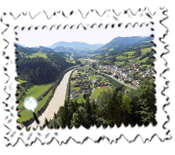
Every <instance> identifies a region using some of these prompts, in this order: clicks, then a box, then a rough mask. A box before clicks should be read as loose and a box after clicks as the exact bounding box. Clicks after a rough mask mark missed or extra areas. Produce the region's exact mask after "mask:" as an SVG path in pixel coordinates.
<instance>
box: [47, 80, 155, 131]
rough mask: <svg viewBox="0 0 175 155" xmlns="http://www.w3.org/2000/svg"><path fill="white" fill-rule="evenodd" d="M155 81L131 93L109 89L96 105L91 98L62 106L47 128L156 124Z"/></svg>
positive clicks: (148, 82) (100, 96)
mask: <svg viewBox="0 0 175 155" xmlns="http://www.w3.org/2000/svg"><path fill="white" fill-rule="evenodd" d="M154 91H155V90H154V85H153V82H151V81H148V80H145V81H144V82H143V83H142V84H141V86H140V88H139V89H138V90H132V91H130V92H129V93H127V94H126V93H124V92H121V91H118V89H117V88H115V89H113V91H111V90H108V91H104V92H103V93H101V94H100V95H99V97H98V99H97V101H96V102H95V101H94V100H93V101H90V100H89V98H87V99H86V101H85V102H82V103H81V104H78V103H77V101H71V102H70V105H68V102H67V101H65V104H64V106H62V107H60V109H59V111H58V112H57V114H55V116H54V119H52V120H50V121H47V120H46V122H45V125H44V126H46V125H47V126H48V127H49V128H58V127H62V128H65V127H66V126H68V127H69V128H72V127H73V126H75V127H79V126H81V125H82V126H84V127H85V128H90V126H92V125H96V126H97V127H99V126H100V125H103V127H107V126H108V125H109V126H111V127H112V126H114V125H115V124H116V125H117V126H118V127H120V126H121V124H122V123H123V124H124V125H125V126H127V125H128V124H130V125H131V126H135V125H136V124H138V125H139V126H141V125H143V124H144V125H145V126H147V125H148V124H149V123H151V124H152V125H153V126H155V125H156V123H157V122H156V119H155V113H156V106H155V96H154Z"/></svg>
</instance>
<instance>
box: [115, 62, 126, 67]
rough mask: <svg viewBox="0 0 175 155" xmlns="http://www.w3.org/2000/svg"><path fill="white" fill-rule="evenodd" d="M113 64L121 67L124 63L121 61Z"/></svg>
mask: <svg viewBox="0 0 175 155" xmlns="http://www.w3.org/2000/svg"><path fill="white" fill-rule="evenodd" d="M114 63H115V64H116V65H118V66H120V65H123V64H124V63H125V61H121V62H119V61H115V62H114Z"/></svg>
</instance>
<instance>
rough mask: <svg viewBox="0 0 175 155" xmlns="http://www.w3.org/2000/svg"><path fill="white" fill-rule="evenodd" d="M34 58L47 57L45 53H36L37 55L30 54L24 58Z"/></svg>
mask: <svg viewBox="0 0 175 155" xmlns="http://www.w3.org/2000/svg"><path fill="white" fill-rule="evenodd" d="M34 57H42V58H47V55H46V53H42V52H38V53H32V54H31V55H28V56H26V58H34Z"/></svg>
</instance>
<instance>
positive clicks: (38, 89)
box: [18, 83, 52, 109]
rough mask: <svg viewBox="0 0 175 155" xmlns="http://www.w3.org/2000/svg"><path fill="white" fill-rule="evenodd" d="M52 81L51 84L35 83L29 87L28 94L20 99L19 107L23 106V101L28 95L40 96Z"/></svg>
mask: <svg viewBox="0 0 175 155" xmlns="http://www.w3.org/2000/svg"><path fill="white" fill-rule="evenodd" d="M51 85H52V83H49V84H41V85H34V86H33V87H31V88H29V89H27V92H26V94H25V95H24V96H23V97H22V99H21V100H20V104H19V105H18V109H20V108H22V107H23V104H24V103H23V102H24V100H25V99H26V98H27V97H30V96H32V97H34V98H38V97H39V96H40V95H42V94H43V93H44V92H45V91H46V90H47V89H48V88H49V87H50V86H51Z"/></svg>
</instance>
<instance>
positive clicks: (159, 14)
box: [2, 8, 171, 146]
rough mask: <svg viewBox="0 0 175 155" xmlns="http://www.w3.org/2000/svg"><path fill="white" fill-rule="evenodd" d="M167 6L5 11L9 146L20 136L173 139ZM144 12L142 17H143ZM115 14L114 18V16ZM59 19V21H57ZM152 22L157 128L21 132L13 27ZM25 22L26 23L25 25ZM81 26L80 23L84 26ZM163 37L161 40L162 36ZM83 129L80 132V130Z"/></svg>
mask: <svg viewBox="0 0 175 155" xmlns="http://www.w3.org/2000/svg"><path fill="white" fill-rule="evenodd" d="M166 12H167V9H166V8H160V9H157V10H155V12H154V13H153V14H152V13H151V12H150V11H149V9H148V8H145V9H143V10H142V9H140V10H139V11H138V12H137V13H134V14H133V13H132V11H131V10H127V13H126V12H125V10H121V11H120V12H117V13H116V12H115V11H114V10H107V11H105V12H104V14H103V15H102V16H101V15H99V14H98V12H97V10H90V11H89V12H88V13H87V14H86V15H84V16H83V15H82V13H81V11H73V12H72V11H70V14H69V15H65V14H64V11H58V12H53V15H52V16H51V17H49V18H48V16H47V13H46V12H45V11H43V12H39V13H38V14H36V15H34V16H32V15H31V14H30V13H19V16H17V17H14V16H13V14H12V13H8V14H7V13H4V14H3V16H2V23H3V24H4V30H3V31H2V35H3V38H2V39H3V43H4V46H3V47H4V49H2V51H4V58H5V57H7V56H9V59H6V63H5V64H4V65H3V66H4V67H5V68H6V69H7V70H4V73H5V76H7V77H9V79H8V80H7V82H6V83H5V84H4V85H5V92H7V94H10V95H9V96H5V98H4V99H3V100H4V103H5V104H4V105H8V106H4V109H5V112H6V117H5V121H4V125H5V127H6V128H7V133H6V135H5V136H4V137H5V139H7V142H6V145H7V146H8V145H12V146H14V145H16V143H17V142H18V140H19V139H21V140H22V141H23V142H24V144H25V145H26V146H27V145H31V144H33V143H34V142H35V141H36V139H40V142H41V143H42V144H48V143H50V142H51V141H52V140H53V139H56V140H57V141H58V142H59V144H61V143H67V142H68V141H69V139H71V138H72V139H74V140H75V141H76V142H80V143H83V142H84V141H85V140H86V139H87V138H90V139H92V140H93V141H99V140H100V139H103V138H105V137H106V138H107V139H108V140H109V141H110V143H111V142H117V141H118V140H119V139H120V138H121V137H122V136H124V137H125V138H126V139H127V141H128V142H132V141H134V140H135V139H136V138H137V137H138V136H140V137H141V138H142V140H143V142H146V141H147V140H152V138H153V137H155V136H158V137H159V139H160V140H161V141H164V140H166V139H171V135H170V130H169V129H167V128H166V127H165V125H166V123H167V122H168V121H169V115H168V113H167V112H166V111H165V110H164V108H165V106H166V105H167V104H169V102H168V97H167V96H166V95H162V93H163V94H164V89H166V88H167V85H168V79H166V78H165V77H164V76H163V74H162V73H163V72H164V71H165V70H166V69H167V68H168V67H167V65H166V64H165V60H164V58H162V55H163V54H164V53H167V52H168V50H167V49H166V48H165V47H166V46H167V43H166V42H164V37H166V35H167V28H166V26H164V25H163V24H162V22H163V20H165V19H166V18H167V15H166ZM141 14H142V16H140V15H141ZM114 17H115V18H114ZM58 19H59V23H58ZM24 21H25V22H24ZM150 22H153V23H154V30H155V31H154V41H153V42H154V43H155V44H156V47H154V48H153V49H154V50H155V51H156V54H155V55H154V56H155V58H156V61H155V63H154V64H155V70H156V74H155V79H156V81H155V84H156V100H157V101H156V106H157V103H158V104H159V105H158V106H157V115H156V119H157V122H158V124H157V125H156V127H152V126H151V125H149V126H147V127H146V128H145V127H144V126H142V127H138V126H135V127H134V128H131V127H129V126H128V127H124V126H123V125H122V126H121V127H120V128H119V129H117V130H116V128H115V127H113V128H110V127H108V128H107V129H103V127H100V128H96V127H91V129H89V130H87V129H85V128H83V127H80V128H78V129H68V128H66V129H59V130H56V129H47V128H45V129H44V130H40V129H39V128H38V129H37V130H36V131H34V130H30V131H26V130H25V129H24V128H23V129H22V130H21V131H20V130H18V129H17V128H16V126H17V123H16V120H17V111H16V106H17V105H16V103H15V100H16V97H15V93H16V85H17V82H16V81H15V80H14V77H15V76H17V74H16V71H15V52H14V51H15V47H14V42H15V33H14V27H15V26H19V27H30V26H33V27H38V26H39V27H40V28H42V27H43V26H45V25H46V26H47V27H48V28H49V29H52V28H54V27H57V26H59V25H62V26H65V27H66V28H70V27H71V26H72V25H74V26H76V27H77V26H78V25H79V24H80V23H81V24H82V25H83V26H85V27H88V26H92V25H94V24H96V25H97V26H99V25H100V24H102V25H103V26H107V27H108V26H111V25H112V24H115V25H118V24H120V23H122V25H123V26H126V25H127V24H128V23H130V24H131V25H132V26H133V25H134V24H135V23H138V25H140V26H141V25H142V24H149V23H150ZM24 23H25V24H24ZM82 25H80V26H82ZM160 38H161V39H160ZM80 131H81V132H80Z"/></svg>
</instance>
